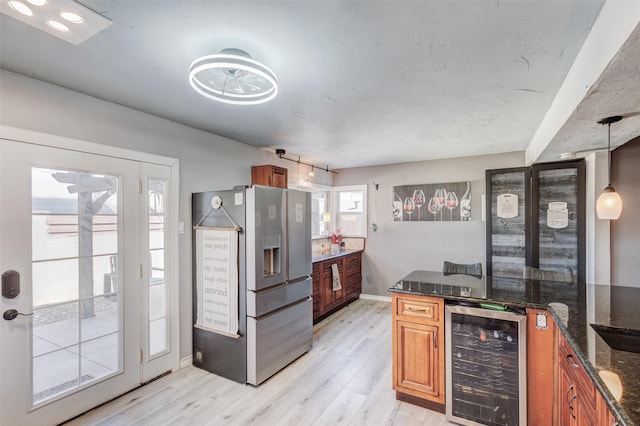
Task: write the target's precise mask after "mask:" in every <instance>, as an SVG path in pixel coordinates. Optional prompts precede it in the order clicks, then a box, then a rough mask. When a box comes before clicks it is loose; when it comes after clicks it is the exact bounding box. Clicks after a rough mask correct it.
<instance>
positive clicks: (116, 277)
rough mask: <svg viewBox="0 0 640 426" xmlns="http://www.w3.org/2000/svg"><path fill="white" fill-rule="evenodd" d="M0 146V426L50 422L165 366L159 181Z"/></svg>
mask: <svg viewBox="0 0 640 426" xmlns="http://www.w3.org/2000/svg"><path fill="white" fill-rule="evenodd" d="M0 143H1V145H0V235H1V236H0V271H1V272H2V273H3V284H2V285H3V294H2V298H1V301H2V303H1V304H0V310H1V311H2V313H3V319H1V320H0V344H1V351H0V399H1V402H0V424H5V423H6V424H30V425H38V424H55V423H59V422H61V421H64V420H66V419H68V418H71V417H73V416H75V415H77V414H80V413H82V412H84V411H86V410H88V409H91V408H92V407H95V406H96V405H99V404H101V403H103V402H105V401H108V400H109V399H111V398H113V397H115V396H118V395H120V394H122V393H124V392H126V391H128V390H130V389H133V388H135V387H136V386H138V385H139V384H140V383H141V382H144V381H146V380H149V379H151V378H153V377H154V374H155V375H157V374H160V373H162V372H165V371H168V370H170V369H171V350H170V348H171V346H170V344H169V343H170V338H169V337H170V333H169V325H170V323H169V307H168V301H167V299H168V287H169V284H168V279H167V277H168V276H169V275H168V274H167V273H166V269H167V266H165V265H169V263H170V262H168V261H167V260H166V257H167V253H168V252H169V250H167V237H166V235H167V234H168V232H167V223H168V221H167V212H168V211H169V208H168V205H167V204H166V203H168V195H169V194H170V191H168V189H167V188H168V184H169V182H170V179H169V178H168V177H167V175H166V170H164V171H163V170H162V167H159V169H158V171H156V173H153V174H151V175H150V176H149V177H150V178H151V177H152V178H153V179H151V180H146V179H143V178H144V177H145V170H147V169H145V167H144V166H142V165H141V164H142V163H140V162H137V161H132V160H126V159H120V158H113V157H109V156H104V155H96V154H88V153H84V152H78V151H74V150H67V149H60V148H52V147H44V146H39V145H33V144H26V143H21V142H13V141H8V140H4V139H3V140H1V141H0ZM165 169H166V167H165ZM140 182H143V185H140ZM143 186H144V190H141V189H142V187H143ZM152 200H155V201H157V202H156V205H155V206H154V207H153V209H152V210H151V209H150V206H149V204H150V202H151V201H152ZM18 281H19V291H18V290H17V287H18ZM16 293H17V294H16Z"/></svg>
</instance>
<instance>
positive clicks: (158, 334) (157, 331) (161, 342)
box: [149, 318, 167, 356]
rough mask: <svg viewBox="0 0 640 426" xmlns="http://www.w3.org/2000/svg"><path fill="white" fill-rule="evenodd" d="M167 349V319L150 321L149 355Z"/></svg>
mask: <svg viewBox="0 0 640 426" xmlns="http://www.w3.org/2000/svg"><path fill="white" fill-rule="evenodd" d="M166 350H167V319H166V318H160V319H157V320H155V321H151V322H150V323H149V356H154V355H156V354H159V353H161V352H165V351H166Z"/></svg>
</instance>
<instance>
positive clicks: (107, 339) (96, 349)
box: [81, 333, 120, 380]
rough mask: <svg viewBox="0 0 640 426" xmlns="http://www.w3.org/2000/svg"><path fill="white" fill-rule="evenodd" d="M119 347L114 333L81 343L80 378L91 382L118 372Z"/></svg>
mask: <svg viewBox="0 0 640 426" xmlns="http://www.w3.org/2000/svg"><path fill="white" fill-rule="evenodd" d="M119 346H120V343H119V341H118V335H117V334H115V333H114V334H109V335H106V336H103V337H100V338H99V339H95V340H91V341H89V342H85V343H83V344H82V346H81V350H82V364H81V368H82V377H85V378H91V379H90V380H92V379H98V378H100V377H104V376H106V375H108V374H111V373H113V372H116V371H118V370H119V369H120V366H119V365H118V353H119V352H120V350H119ZM85 380H86V379H85Z"/></svg>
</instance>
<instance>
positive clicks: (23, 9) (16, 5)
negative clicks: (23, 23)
mask: <svg viewBox="0 0 640 426" xmlns="http://www.w3.org/2000/svg"><path fill="white" fill-rule="evenodd" d="M8 4H9V7H10V8H11V9H13V10H15V11H16V12H18V13H21V14H23V15H24V16H33V11H32V10H31V9H29V6H27V5H26V4H24V3H22V2H21V1H10V2H9V3H8Z"/></svg>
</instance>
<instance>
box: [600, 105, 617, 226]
mask: <svg viewBox="0 0 640 426" xmlns="http://www.w3.org/2000/svg"><path fill="white" fill-rule="evenodd" d="M620 120H622V117H621V116H619V115H614V116H613V117H607V118H605V119H602V120H600V121H598V123H599V124H607V125H608V126H609V133H608V137H607V175H608V177H609V183H608V185H607V187H606V188H605V189H603V190H602V193H601V194H600V196H599V197H598V201H596V213H597V214H598V219H605V220H616V219H618V218H619V217H620V214H621V213H622V198H620V195H618V193H617V192H616V190H615V189H614V188H613V186H611V123H617V122H618V121H620Z"/></svg>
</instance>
